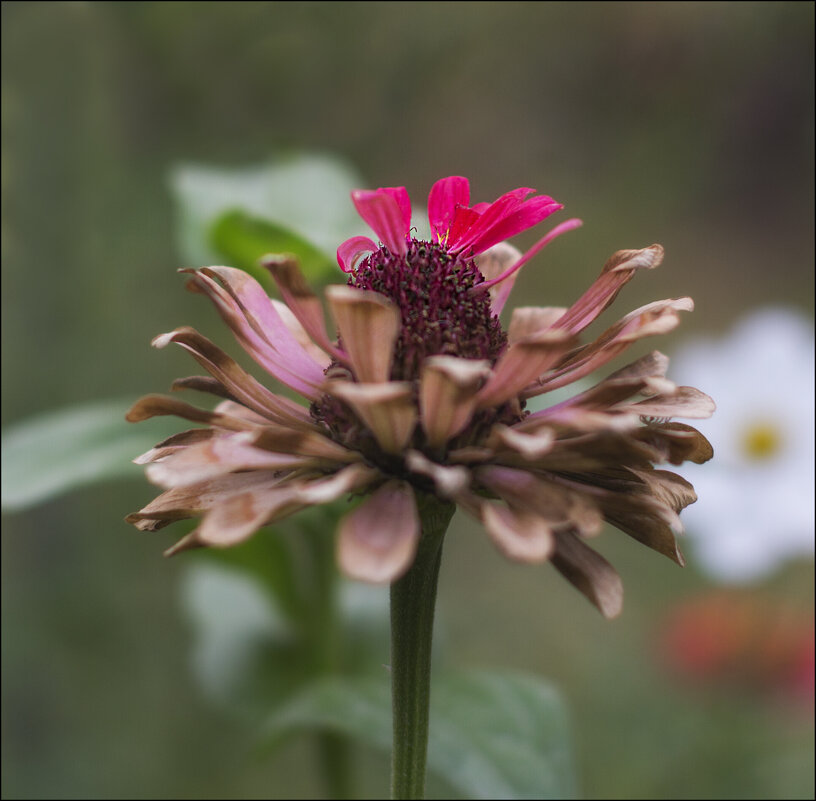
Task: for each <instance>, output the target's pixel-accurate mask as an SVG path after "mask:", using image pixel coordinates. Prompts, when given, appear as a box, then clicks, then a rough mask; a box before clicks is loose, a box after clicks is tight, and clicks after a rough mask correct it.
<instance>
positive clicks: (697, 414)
mask: <svg viewBox="0 0 816 801" xmlns="http://www.w3.org/2000/svg"><path fill="white" fill-rule="evenodd" d="M619 408H625V409H626V410H628V411H632V412H637V413H638V414H641V415H643V416H644V417H688V418H692V419H694V418H697V419H703V418H706V417H711V415H712V414H714V410H715V409H716V408H717V406H716V404H715V403H714V401H713V400H712V399H711V398H710V397H709V396H708V395H706V394H705V392H700V390H699V389H695V388H694V387H677V389H676V390H675V391H674V392H672V393H671V394H667V395H655V396H654V397H651V398H647V399H646V400H642V401H639V402H638V403H632V404H628V405H626V406H622V407H619Z"/></svg>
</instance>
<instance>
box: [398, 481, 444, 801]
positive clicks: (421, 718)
mask: <svg viewBox="0 0 816 801" xmlns="http://www.w3.org/2000/svg"><path fill="white" fill-rule="evenodd" d="M417 505H418V508H419V515H420V522H421V525H422V536H421V537H420V540H419V546H418V548H417V554H416V557H415V559H414V562H413V564H412V565H411V568H410V569H409V570H408V572H407V573H406V574H405V575H404V576H402V578H400V579H399V580H398V581H396V582H394V584H392V585H391V703H392V712H393V722H394V750H393V754H392V759H391V798H395V799H421V798H424V796H425V765H426V762H427V758H428V706H429V703H430V699H431V647H432V641H433V619H434V607H435V604H436V585H437V579H438V577H439V566H440V564H441V561H442V541H443V539H444V537H445V532H446V531H447V528H448V524H449V523H450V520H451V517H452V516H453V512H454V509H455V507H454V505H453V504H450V503H443V502H442V501H439V500H438V499H437V498H434V497H433V496H429V495H427V496H422V497H419V496H418V497H417Z"/></svg>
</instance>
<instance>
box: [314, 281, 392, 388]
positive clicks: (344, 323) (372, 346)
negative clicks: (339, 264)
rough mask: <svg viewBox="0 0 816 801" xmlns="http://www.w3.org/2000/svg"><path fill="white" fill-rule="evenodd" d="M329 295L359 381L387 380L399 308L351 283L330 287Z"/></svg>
mask: <svg viewBox="0 0 816 801" xmlns="http://www.w3.org/2000/svg"><path fill="white" fill-rule="evenodd" d="M326 297H327V299H328V302H329V307H330V308H331V312H332V315H333V316H334V320H335V322H336V323H337V328H338V330H339V332H340V337H341V339H342V343H343V348H344V349H345V351H346V353H347V354H348V360H349V362H350V363H351V366H352V369H353V370H354V375H355V377H356V378H357V380H358V381H360V382H363V383H372V384H376V383H382V382H385V381H387V380H388V379H389V378H390V375H391V362H392V360H393V358H394V343H395V342H396V341H397V334H398V333H399V329H400V325H401V317H400V312H399V309H397V307H396V306H395V305H394V304H393V303H392V302H391V301H390V300H388V299H387V298H386V297H384V296H383V295H380V294H379V293H377V292H371V291H368V290H363V289H354V288H352V287H349V286H337V285H335V286H330V287H328V288H327V289H326Z"/></svg>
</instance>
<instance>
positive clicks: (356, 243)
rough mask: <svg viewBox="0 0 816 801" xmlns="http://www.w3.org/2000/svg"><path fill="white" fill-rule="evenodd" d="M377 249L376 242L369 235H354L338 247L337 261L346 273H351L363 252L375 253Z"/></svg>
mask: <svg viewBox="0 0 816 801" xmlns="http://www.w3.org/2000/svg"><path fill="white" fill-rule="evenodd" d="M376 250H378V248H377V245H376V243H375V242H374V241H373V240H371V239H369V238H368V237H367V236H353V237H352V238H351V239H347V240H346V241H345V242H343V244H342V245H340V247H339V248H337V263H338V264H339V265H340V269H341V270H342V271H343V272H344V273H350V272H352V271H353V270H354V268H355V267H356V266H357V262H358V261H359V259H360V257H361V256H362V255H363V253H374V252H375V251H376Z"/></svg>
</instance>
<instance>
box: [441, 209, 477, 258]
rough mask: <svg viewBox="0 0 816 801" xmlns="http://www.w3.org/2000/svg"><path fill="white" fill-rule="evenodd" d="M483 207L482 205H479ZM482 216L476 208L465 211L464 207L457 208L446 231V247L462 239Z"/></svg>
mask: <svg viewBox="0 0 816 801" xmlns="http://www.w3.org/2000/svg"><path fill="white" fill-rule="evenodd" d="M480 205H483V204H480ZM481 216H482V212H481V211H477V210H476V208H475V207H474V208H472V209H467V208H465V207H464V206H457V207H456V209H454V212H453V221H452V222H451V224H450V229H449V230H448V240H447V245H448V247H449V248H450V247H451V246H452V245H453V243H455V242H458V241H459V240H461V239H463V238H464V237H465V236H466V235H467V233H468V231H470V230H471V229H472V228H473V226H475V225H476V224H477V223H478V222H479V217H481Z"/></svg>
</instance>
